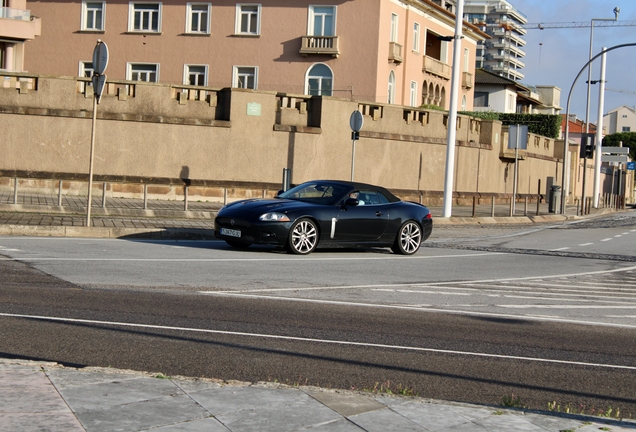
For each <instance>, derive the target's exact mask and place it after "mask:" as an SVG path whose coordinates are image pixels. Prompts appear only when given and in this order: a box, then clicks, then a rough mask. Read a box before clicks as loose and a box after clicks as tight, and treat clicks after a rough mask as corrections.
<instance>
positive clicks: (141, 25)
mask: <svg viewBox="0 0 636 432" xmlns="http://www.w3.org/2000/svg"><path fill="white" fill-rule="evenodd" d="M128 17H129V23H128V31H135V32H155V33H159V32H160V31H161V3H130V9H129V14H128Z"/></svg>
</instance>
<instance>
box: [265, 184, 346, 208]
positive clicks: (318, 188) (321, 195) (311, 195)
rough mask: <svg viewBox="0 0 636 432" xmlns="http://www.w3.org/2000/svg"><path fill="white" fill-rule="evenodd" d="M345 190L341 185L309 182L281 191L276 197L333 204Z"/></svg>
mask: <svg viewBox="0 0 636 432" xmlns="http://www.w3.org/2000/svg"><path fill="white" fill-rule="evenodd" d="M347 190H348V188H347V187H346V186H343V185H338V184H331V183H317V182H309V183H303V184H301V185H298V186H296V187H294V188H291V189H289V190H288V191H285V192H283V193H281V194H280V195H278V198H285V199H291V200H298V201H306V202H311V203H314V204H324V205H335V204H336V203H338V202H339V201H340V199H341V198H342V196H343V195H344V194H345V193H346V192H347Z"/></svg>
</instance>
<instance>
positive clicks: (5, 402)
mask: <svg viewBox="0 0 636 432" xmlns="http://www.w3.org/2000/svg"><path fill="white" fill-rule="evenodd" d="M40 373H41V372H40ZM41 374H42V375H44V374H43V373H41ZM11 382H12V383H13V385H7V386H4V387H2V389H1V391H0V412H2V413H68V412H70V410H69V407H68V406H67V405H66V403H64V400H63V399H62V398H61V397H60V394H59V393H58V392H57V390H56V389H55V387H53V385H52V384H51V383H50V382H49V383H46V384H42V385H20V384H19V383H18V381H16V380H15V379H13V380H11Z"/></svg>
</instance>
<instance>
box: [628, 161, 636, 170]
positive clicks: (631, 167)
mask: <svg viewBox="0 0 636 432" xmlns="http://www.w3.org/2000/svg"><path fill="white" fill-rule="evenodd" d="M627 170H628V171H634V170H636V162H627Z"/></svg>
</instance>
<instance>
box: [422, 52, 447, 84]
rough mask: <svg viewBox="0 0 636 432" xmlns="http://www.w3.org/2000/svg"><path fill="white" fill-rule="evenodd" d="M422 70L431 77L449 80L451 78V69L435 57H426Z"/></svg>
mask: <svg viewBox="0 0 636 432" xmlns="http://www.w3.org/2000/svg"><path fill="white" fill-rule="evenodd" d="M422 70H423V71H424V72H426V73H429V74H431V75H435V76H438V77H440V78H444V79H447V80H449V79H450V77H451V67H450V65H448V64H446V63H442V62H441V61H439V60H436V59H434V58H433V57H428V56H424V67H423V68H422Z"/></svg>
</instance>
